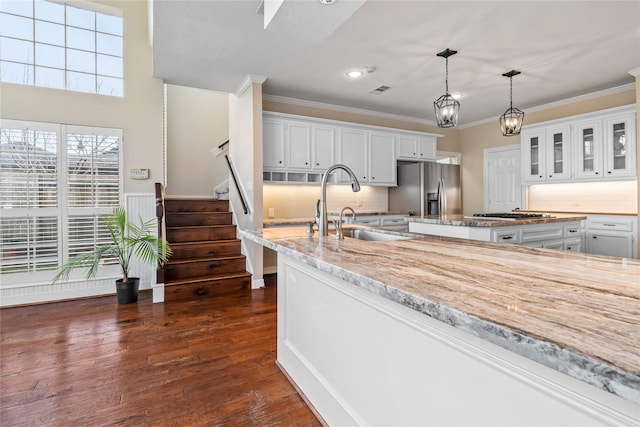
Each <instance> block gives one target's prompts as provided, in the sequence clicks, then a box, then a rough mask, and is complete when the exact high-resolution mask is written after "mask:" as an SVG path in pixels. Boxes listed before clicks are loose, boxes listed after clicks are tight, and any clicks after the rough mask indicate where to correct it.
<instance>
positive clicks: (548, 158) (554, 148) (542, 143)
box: [522, 124, 572, 182]
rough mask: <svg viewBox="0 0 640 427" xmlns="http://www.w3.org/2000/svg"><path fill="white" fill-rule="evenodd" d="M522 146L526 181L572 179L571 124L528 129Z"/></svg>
mask: <svg viewBox="0 0 640 427" xmlns="http://www.w3.org/2000/svg"><path fill="white" fill-rule="evenodd" d="M522 145H523V150H522V153H523V159H522V164H523V166H524V167H523V170H524V176H523V178H524V181H525V182H545V181H566V180H569V179H571V176H572V175H571V162H570V159H571V157H570V152H571V145H570V126H569V125H568V124H555V125H553V126H546V127H538V128H533V129H527V130H525V131H523V132H522Z"/></svg>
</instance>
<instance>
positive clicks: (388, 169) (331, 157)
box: [263, 113, 440, 186]
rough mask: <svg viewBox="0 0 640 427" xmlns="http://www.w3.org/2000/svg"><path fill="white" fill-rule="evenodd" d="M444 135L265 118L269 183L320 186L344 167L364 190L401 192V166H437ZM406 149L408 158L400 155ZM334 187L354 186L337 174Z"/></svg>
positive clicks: (274, 115) (280, 116)
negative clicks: (398, 164) (398, 162)
mask: <svg viewBox="0 0 640 427" xmlns="http://www.w3.org/2000/svg"><path fill="white" fill-rule="evenodd" d="M438 136H440V135H435V134H427V133H421V132H412V131H403V130H398V129H391V128H382V127H378V126H366V125H356V124H352V123H346V122H338V121H333V120H323V119H316V118H310V117H309V118H307V117H302V116H292V115H288V114H280V113H265V114H264V118H263V138H264V145H263V159H264V164H263V166H264V168H263V179H264V182H274V183H276V182H277V183H291V184H301V183H307V184H317V183H319V182H321V179H322V174H323V173H324V171H325V170H327V168H329V167H330V166H331V165H333V164H336V163H341V164H344V165H346V166H348V167H349V168H351V170H353V172H354V173H355V174H356V176H357V177H358V180H359V181H360V183H361V184H365V185H379V186H395V185H396V182H397V181H396V160H435V158H436V138H437V137H438ZM401 149H404V150H405V153H406V155H404V156H402V155H400V150H401ZM329 181H330V182H341V183H342V182H349V181H350V179H349V177H348V176H347V174H346V173H344V172H343V171H340V170H338V171H336V172H335V173H334V174H333V175H332V176H331V177H329Z"/></svg>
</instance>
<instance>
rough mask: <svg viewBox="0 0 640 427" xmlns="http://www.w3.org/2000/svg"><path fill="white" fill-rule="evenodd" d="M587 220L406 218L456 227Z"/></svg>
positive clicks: (580, 217)
mask: <svg viewBox="0 0 640 427" xmlns="http://www.w3.org/2000/svg"><path fill="white" fill-rule="evenodd" d="M583 219H587V217H586V216H585V215H575V214H573V215H572V214H566V215H565V214H557V215H553V216H552V217H540V218H526V219H516V220H499V219H485V218H470V217H467V216H464V215H424V216H410V217H407V219H406V220H407V222H421V223H425V224H440V225H458V226H462V227H505V226H510V225H511V226H513V225H528V224H546V223H554V222H562V221H581V220H583Z"/></svg>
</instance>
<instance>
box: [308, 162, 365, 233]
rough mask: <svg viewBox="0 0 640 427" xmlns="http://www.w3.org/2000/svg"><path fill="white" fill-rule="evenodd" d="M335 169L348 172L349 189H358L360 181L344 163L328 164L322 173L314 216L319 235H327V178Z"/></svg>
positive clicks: (355, 190)
mask: <svg viewBox="0 0 640 427" xmlns="http://www.w3.org/2000/svg"><path fill="white" fill-rule="evenodd" d="M336 169H342V170H343V171H345V172H346V173H348V174H349V177H350V178H351V189H352V190H353V191H354V192H357V191H360V183H359V182H358V178H356V175H355V174H354V173H353V171H352V170H351V169H349V167H348V166H345V165H333V166H329V168H328V169H327V170H326V171H324V174H322V185H321V187H322V190H321V191H322V192H321V194H320V200H319V203H318V204H319V209H318V212H317V213H318V218H316V221H317V222H318V234H319V235H320V236H328V235H329V223H328V221H327V181H328V179H329V174H331V172H333V171H334V170H336Z"/></svg>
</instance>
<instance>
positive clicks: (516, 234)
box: [491, 228, 520, 243]
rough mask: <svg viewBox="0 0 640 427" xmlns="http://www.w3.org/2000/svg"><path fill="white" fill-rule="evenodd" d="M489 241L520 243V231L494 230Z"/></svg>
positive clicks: (511, 229)
mask: <svg viewBox="0 0 640 427" xmlns="http://www.w3.org/2000/svg"><path fill="white" fill-rule="evenodd" d="M492 234H493V235H492V236H491V241H492V242H496V243H520V230H517V229H513V228H510V229H501V230H494V231H493V233H492Z"/></svg>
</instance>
